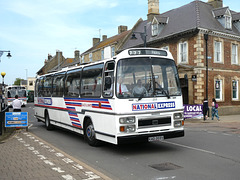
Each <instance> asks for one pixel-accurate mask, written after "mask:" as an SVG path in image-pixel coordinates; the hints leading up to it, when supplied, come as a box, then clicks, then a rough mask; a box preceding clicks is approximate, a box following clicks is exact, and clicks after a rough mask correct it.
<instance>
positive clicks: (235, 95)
mask: <svg viewBox="0 0 240 180" xmlns="http://www.w3.org/2000/svg"><path fill="white" fill-rule="evenodd" d="M232 100H238V81H237V80H233V81H232Z"/></svg>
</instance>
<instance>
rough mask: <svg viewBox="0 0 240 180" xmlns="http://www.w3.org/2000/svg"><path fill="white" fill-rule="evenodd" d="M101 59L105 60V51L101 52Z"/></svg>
mask: <svg viewBox="0 0 240 180" xmlns="http://www.w3.org/2000/svg"><path fill="white" fill-rule="evenodd" d="M101 59H102V60H103V59H104V50H101Z"/></svg>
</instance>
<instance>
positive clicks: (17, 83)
mask: <svg viewBox="0 0 240 180" xmlns="http://www.w3.org/2000/svg"><path fill="white" fill-rule="evenodd" d="M23 80H24V79H21V78H16V80H15V81H14V84H13V85H17V86H20V84H21V81H23Z"/></svg>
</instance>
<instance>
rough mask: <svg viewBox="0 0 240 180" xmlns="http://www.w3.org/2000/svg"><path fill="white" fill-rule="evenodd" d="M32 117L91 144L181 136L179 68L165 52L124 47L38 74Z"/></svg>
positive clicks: (182, 127) (181, 112)
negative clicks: (113, 53) (96, 58)
mask: <svg viewBox="0 0 240 180" xmlns="http://www.w3.org/2000/svg"><path fill="white" fill-rule="evenodd" d="M35 88H36V89H35V99H34V102H35V117H36V118H37V119H38V120H39V121H43V122H45V126H46V128H47V130H50V129H52V127H53V126H58V127H62V128H65V129H68V130H70V131H74V132H77V133H80V134H83V135H84V137H85V138H86V140H87V142H88V143H89V144H90V145H92V146H96V145H98V144H99V142H101V141H105V142H109V143H113V144H122V143H126V142H131V141H133V142H136V141H150V142H151V141H160V140H163V139H168V138H175V137H182V136H184V120H183V102H182V94H181V88H180V84H179V77H178V72H177V69H176V65H175V62H174V60H173V57H172V55H171V53H170V52H168V51H166V50H161V49H155V48H134V49H127V50H124V51H122V52H121V53H119V54H118V55H116V56H114V57H113V58H111V59H107V60H102V61H98V62H94V63H89V64H83V65H80V66H76V67H73V68H67V69H63V70H61V71H58V72H54V73H50V74H45V75H43V76H39V77H38V78H37V80H36V87H35Z"/></svg>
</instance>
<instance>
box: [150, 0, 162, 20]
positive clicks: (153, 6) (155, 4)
mask: <svg viewBox="0 0 240 180" xmlns="http://www.w3.org/2000/svg"><path fill="white" fill-rule="evenodd" d="M159 14H160V13H159V0H148V14H147V17H148V21H150V22H152V20H153V17H154V16H156V15H159Z"/></svg>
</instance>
